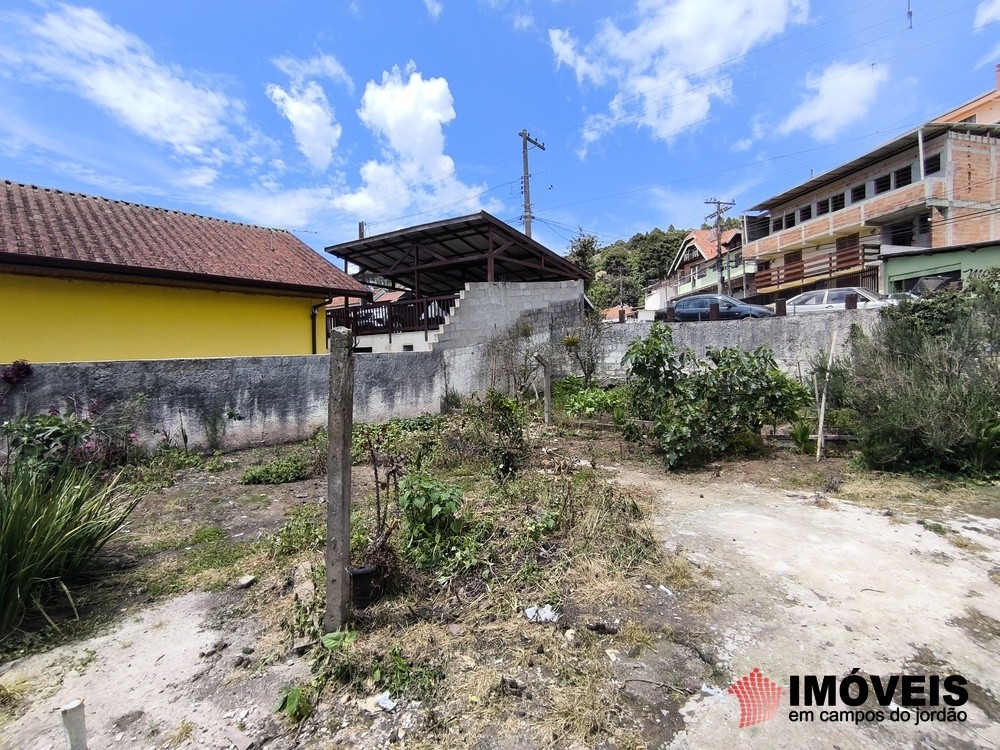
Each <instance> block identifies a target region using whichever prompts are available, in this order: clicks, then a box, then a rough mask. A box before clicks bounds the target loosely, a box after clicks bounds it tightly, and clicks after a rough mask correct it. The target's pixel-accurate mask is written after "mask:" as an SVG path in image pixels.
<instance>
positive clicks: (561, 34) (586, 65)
mask: <svg viewBox="0 0 1000 750" xmlns="http://www.w3.org/2000/svg"><path fill="white" fill-rule="evenodd" d="M549 45H550V46H551V47H552V53H553V54H554V55H555V56H556V65H557V66H559V65H565V66H566V67H568V68H572V69H573V72H574V73H576V82H577V83H579V84H582V83H583V82H584V81H586V80H587V79H588V78H589V79H590V80H591V81H592V82H593V83H596V84H598V85H600V84H601V83H603V82H604V80H605V78H606V74H605V71H604V68H603V66H602V65H601V62H600V60H599V59H596V60H588V59H587V58H586V57H584V56H583V55H581V54H580V53H579V52H577V51H576V40H575V39H573V37H572V35H571V34H570V33H569V31H567V30H565V29H549Z"/></svg>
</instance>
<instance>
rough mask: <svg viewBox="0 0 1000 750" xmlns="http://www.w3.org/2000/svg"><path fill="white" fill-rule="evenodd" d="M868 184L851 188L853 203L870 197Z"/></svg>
mask: <svg viewBox="0 0 1000 750" xmlns="http://www.w3.org/2000/svg"><path fill="white" fill-rule="evenodd" d="M867 188H868V186H867V185H865V184H861V185H856V186H855V187H852V188H851V203H860V202H861V201H863V200H864V199H865V198H867V197H868V190H867Z"/></svg>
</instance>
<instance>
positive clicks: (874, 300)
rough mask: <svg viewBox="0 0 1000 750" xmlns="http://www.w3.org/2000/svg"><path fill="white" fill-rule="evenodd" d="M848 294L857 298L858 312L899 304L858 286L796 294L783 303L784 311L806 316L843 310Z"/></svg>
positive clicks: (897, 301)
mask: <svg viewBox="0 0 1000 750" xmlns="http://www.w3.org/2000/svg"><path fill="white" fill-rule="evenodd" d="M849 294H856V295H857V296H858V309H859V310H877V309H879V308H882V307H889V306H890V305H898V304H899V300H890V299H885V298H883V297H880V296H879V295H878V294H876V293H875V292H873V291H871V290H869V289H864V288H862V287H860V286H847V287H841V288H839V289H817V290H816V291H814V292H803V293H802V294H797V295H795V296H794V297H792V298H791V299H790V300H788V301H787V302H786V303H785V311H786V312H787V313H788V314H789V315H806V314H809V313H821V312H834V311H836V310H845V309H846V305H847V295H849Z"/></svg>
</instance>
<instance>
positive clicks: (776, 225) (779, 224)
mask: <svg viewBox="0 0 1000 750" xmlns="http://www.w3.org/2000/svg"><path fill="white" fill-rule="evenodd" d="M784 228H785V225H784V222H783V219H782V218H781V217H780V216H779V217H778V218H777V219H775V220H774V221H772V222H771V231H772V232H780V231H781V230H782V229H784Z"/></svg>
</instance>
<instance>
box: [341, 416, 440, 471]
mask: <svg viewBox="0 0 1000 750" xmlns="http://www.w3.org/2000/svg"><path fill="white" fill-rule="evenodd" d="M444 424H445V417H443V416H436V415H425V416H421V417H412V418H410V419H393V420H390V421H388V422H383V423H381V424H355V425H354V432H353V433H352V435H351V460H352V461H353V462H354V463H355V464H360V463H365V462H366V461H369V460H370V455H369V450H368V439H369V438H371V440H372V441H373V444H374V446H375V448H376V449H377V450H378V452H379V453H382V454H385V455H387V456H390V457H393V458H397V457H401V456H402V457H404V458H405V460H406V461H407V462H408V463H412V464H415V465H418V466H419V465H420V463H421V462H422V460H423V459H424V457H425V456H427V455H429V454H430V453H432V452H433V451H434V449H435V447H436V446H437V444H438V443H439V442H440V439H441V431H442V428H443V425H444Z"/></svg>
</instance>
